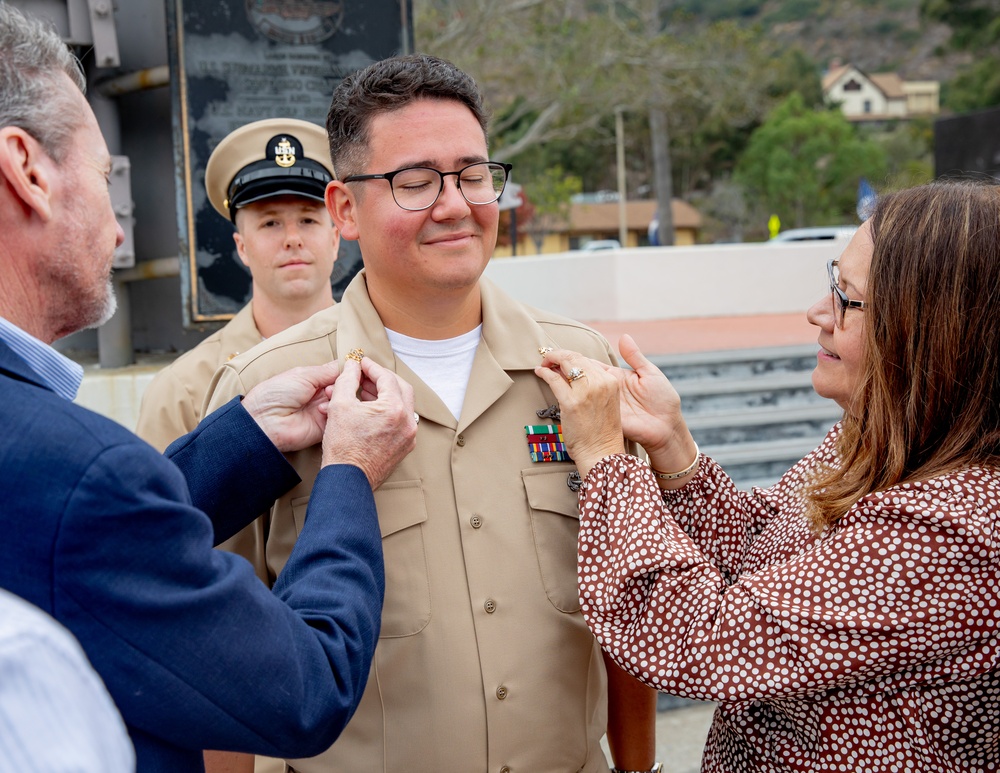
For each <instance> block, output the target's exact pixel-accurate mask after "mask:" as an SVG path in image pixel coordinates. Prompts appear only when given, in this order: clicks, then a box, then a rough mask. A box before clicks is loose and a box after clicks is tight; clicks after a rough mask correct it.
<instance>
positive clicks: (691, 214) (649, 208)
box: [494, 199, 702, 257]
mask: <svg viewBox="0 0 1000 773" xmlns="http://www.w3.org/2000/svg"><path fill="white" fill-rule="evenodd" d="M670 210H671V213H672V215H673V218H674V244H676V245H678V246H680V245H691V244H695V243H696V242H697V238H698V231H699V230H700V229H701V226H702V217H701V213H699V212H698V210H696V209H695V208H694V207H692V206H691V205H690V204H688V203H687V202H686V201H681V200H680V199H674V200H673V201H671V203H670ZM619 217H620V213H619V208H618V202H617V201H601V202H573V203H572V204H571V205H570V209H569V217H568V219H563V220H549V221H548V223H527V224H523V223H522V224H519V225H518V227H517V235H518V238H517V254H518V255H538V254H543V253H554V252H568V251H570V250H576V249H580V248H581V247H583V246H584V245H586V244H587V242H591V241H598V240H603V239H618V236H619ZM655 217H656V202H655V201H653V200H650V199H642V200H635V201H628V202H626V203H625V230H626V235H627V236H626V242H625V244H623V245H622V246H623V247H642V246H646V245H648V244H649V224H650V223H651V222H652V221H653V219H654V218H655ZM539 244H540V245H541V248H540V249H539ZM494 254H495V255H496V256H497V257H507V256H510V255H511V248H510V244H509V241H508V244H507V245H502V244H498V245H497V248H496V251H495V252H494Z"/></svg>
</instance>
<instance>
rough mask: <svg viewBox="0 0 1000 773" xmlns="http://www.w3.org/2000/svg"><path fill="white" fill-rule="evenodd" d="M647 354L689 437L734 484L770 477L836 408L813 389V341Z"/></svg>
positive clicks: (833, 417) (766, 481) (831, 420)
mask: <svg viewBox="0 0 1000 773" xmlns="http://www.w3.org/2000/svg"><path fill="white" fill-rule="evenodd" d="M653 361H654V362H655V364H656V365H657V367H659V368H660V369H661V370H662V371H663V372H664V373H665V374H666V375H667V377H668V378H670V380H671V383H673V385H674V387H675V388H676V389H677V392H678V393H679V394H680V396H681V406H682V408H683V410H684V415H685V417H686V419H687V421H688V426H689V427H690V428H691V434H692V435H693V436H694V438H695V441H697V443H698V445H699V446H700V447H701V449H702V451H704V452H705V453H706V454H708V455H710V456H711V457H713V458H714V459H715V460H716V461H718V462H719V464H721V465H722V467H723V469H725V470H726V472H727V473H729V475H730V476H731V477H732V478H733V480H734V481H735V482H736V484H737V485H738V486H740V487H741V488H750V487H751V486H755V485H756V486H764V487H766V486H770V485H772V484H774V483H775V482H776V481H777V480H778V478H780V477H781V476H782V475H783V474H784V473H785V472H786V471H787V470H788V468H789V467H791V466H792V465H793V464H794V463H795V462H797V461H798V460H799V459H801V458H802V457H803V456H804V455H805V454H807V453H809V451H811V450H812V449H814V448H815V447H816V446H817V445H819V443H820V442H821V441H822V440H823V437H824V436H825V435H826V433H827V432H828V431H829V429H830V427H832V426H833V425H834V424H835V423H836V422H837V421H838V420H839V419H840V417H841V415H842V410H841V408H840V407H839V406H838V405H837V404H836V403H834V402H833V401H831V400H827V399H825V398H822V397H820V396H819V395H817V394H816V392H815V391H813V387H812V371H813V369H814V368H815V366H816V346H815V345H814V344H808V345H804V346H784V347H773V348H768V349H744V350H733V351H723V352H702V353H689V354H676V355H669V356H662V357H657V358H656V359H655V360H653Z"/></svg>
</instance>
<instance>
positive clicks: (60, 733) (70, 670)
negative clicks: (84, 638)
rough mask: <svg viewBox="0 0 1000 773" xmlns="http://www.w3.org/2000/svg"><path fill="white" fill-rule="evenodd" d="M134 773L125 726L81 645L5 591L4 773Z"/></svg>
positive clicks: (0, 653) (0, 764)
mask: <svg viewBox="0 0 1000 773" xmlns="http://www.w3.org/2000/svg"><path fill="white" fill-rule="evenodd" d="M26 771H32V773H133V771H135V752H134V751H133V749H132V743H131V742H130V741H129V737H128V733H127V732H126V730H125V723H124V722H122V718H121V715H120V714H119V713H118V710H117V709H116V708H115V705H114V703H113V702H112V700H111V696H110V695H108V691H107V690H106V689H105V687H104V682H102V681H101V678H100V677H99V676H98V675H97V672H96V671H94V669H93V667H92V666H91V665H90V662H89V661H88V660H87V657H86V655H84V653H83V650H82V649H81V648H80V645H79V643H77V641H76V639H74V638H73V636H72V635H71V634H70V633H69V631H67V630H66V629H65V628H63V627H62V626H61V625H60V624H59V623H57V622H56V621H55V620H53V619H52V618H51V617H49V616H48V615H46V614H45V613H44V612H42V611H41V610H40V609H38V608H37V607H35V606H33V605H31V604H29V603H28V602H27V601H25V600H24V599H22V598H20V597H19V596H15V595H13V594H10V593H8V592H7V591H5V590H0V773H26Z"/></svg>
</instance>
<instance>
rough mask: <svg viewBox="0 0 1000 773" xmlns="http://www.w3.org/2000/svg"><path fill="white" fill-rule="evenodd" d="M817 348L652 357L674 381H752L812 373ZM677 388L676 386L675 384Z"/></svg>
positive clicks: (787, 347) (764, 349) (773, 348)
mask: <svg viewBox="0 0 1000 773" xmlns="http://www.w3.org/2000/svg"><path fill="white" fill-rule="evenodd" d="M816 351H817V348H816V345H815V344H806V345H796V346H773V347H764V348H756V349H732V350H725V351H716V352H685V353H681V354H664V355H658V356H656V357H650V362H652V363H653V364H654V365H656V366H657V367H658V368H659V369H660V370H662V371H663V372H664V373H666V374H667V377H668V378H669V379H670V380H671V381H672V382H679V381H687V380H694V379H715V378H717V377H720V376H722V377H725V378H732V379H739V378H752V377H755V376H762V375H764V374H766V373H770V372H775V371H809V372H811V371H812V369H813V368H814V367H815V366H816ZM675 386H676V384H675Z"/></svg>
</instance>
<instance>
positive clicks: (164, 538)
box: [53, 419, 384, 757]
mask: <svg viewBox="0 0 1000 773" xmlns="http://www.w3.org/2000/svg"><path fill="white" fill-rule="evenodd" d="M217 421H218V419H217ZM216 429H219V428H216ZM204 432H205V430H203V433H204ZM194 450H195V452H197V451H198V449H197V448H195V449H194ZM231 482H232V481H229V482H227V484H226V485H230V483H231ZM257 482H258V471H257V470H256V469H253V468H247V469H245V470H244V480H243V485H244V486H245V487H246V488H253V487H255V486H256V484H257ZM315 492H316V494H318V496H313V497H312V501H311V503H310V505H309V510H308V513H307V518H306V522H305V525H304V528H303V531H302V534H301V535H300V538H299V540H298V543H297V544H296V546H295V550H294V551H293V552H292V555H291V558H290V560H289V562H288V565H287V567H286V569H285V572H284V573H283V574H282V575H281V576H280V577H279V581H278V584H277V585H276V587H275V590H274V593H272V592H271V591H269V590H268V589H267V587H266V586H265V585H264V584H262V583H261V582H260V581H259V580H258V579H257V578H256V577H255V576H254V574H253V572H252V570H251V567H250V565H249V564H248V563H247V562H246V561H244V560H243V559H242V558H239V557H238V556H234V555H231V554H228V553H223V552H221V551H217V550H213V549H212V541H213V527H212V523H211V522H210V521H209V519H208V518H207V517H206V516H205V515H204V514H203V513H201V512H200V511H198V510H197V509H196V508H195V507H193V506H192V504H191V500H190V498H189V497H188V493H187V486H186V485H185V480H184V477H183V476H182V474H181V473H180V472H179V471H178V469H177V468H176V467H174V466H173V465H172V464H171V463H170V462H169V461H168V460H167V459H165V458H164V457H163V456H162V455H160V454H158V453H156V452H155V451H154V450H153V449H152V448H151V447H150V446H148V445H146V444H145V443H141V442H139V441H138V440H136V441H135V442H130V443H120V444H117V445H111V446H109V447H107V448H105V449H104V450H103V451H102V452H101V453H100V454H98V455H97V456H96V457H95V459H94V460H93V461H92V462H91V463H90V464H89V465H88V467H87V469H86V471H85V472H84V474H83V476H82V478H81V479H80V480H79V482H78V484H77V485H76V486H75V488H74V490H73V495H72V497H71V498H70V500H69V502H68V504H67V507H66V511H65V513H64V516H63V518H62V523H61V527H60V530H59V536H58V539H57V540H56V545H55V551H54V564H53V573H54V576H55V585H54V596H55V601H54V606H55V607H56V613H57V616H58V617H59V618H60V619H61V620H62V621H63V622H64V623H65V624H66V625H67V627H69V628H70V629H71V630H72V631H73V632H74V633H75V634H76V635H77V637H78V638H79V639H80V640H81V641H86V642H88V655H89V656H90V658H91V660H92V662H93V663H94V666H95V667H96V668H97V670H98V671H99V672H100V673H101V675H102V677H103V678H104V680H105V683H106V684H107V687H108V690H109V692H110V693H111V695H112V696H113V698H114V700H115V702H116V703H117V705H118V706H119V707H120V709H121V711H122V714H123V716H124V717H126V720H127V722H128V723H129V725H130V726H132V727H134V728H137V729H138V730H140V731H142V732H145V733H148V734H150V735H152V736H155V737H159V738H162V739H164V740H166V741H168V742H169V743H172V744H175V745H177V746H180V747H182V748H189V749H203V748H213V749H222V750H240V751H246V752H251V753H257V754H265V755H269V756H275V757H303V756H311V755H315V754H318V753H319V752H321V751H323V750H324V749H326V748H328V747H329V745H330V744H331V743H332V742H333V741H334V740H335V739H336V737H337V736H338V735H339V733H340V731H341V730H342V729H343V727H344V726H345V725H346V723H347V721H348V720H349V719H350V717H351V715H352V714H353V712H354V709H355V708H356V706H357V703H358V701H359V700H360V698H361V695H362V692H363V690H364V686H365V682H366V680H367V676H368V671H369V667H370V663H371V659H372V655H373V652H374V648H375V643H376V641H377V637H378V631H379V616H380V613H381V608H382V601H383V596H384V580H383V565H382V553H381V539H380V535H379V529H378V520H377V517H376V512H375V503H374V499H373V497H372V493H371V489H370V487H369V485H368V481H367V478H366V477H365V476H364V474H363V473H362V472H361V470H359V469H358V468H356V467H352V466H347V465H334V466H329V467H326V468H324V469H323V470H321V472H320V475H319V477H318V478H317V481H316V488H315Z"/></svg>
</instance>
